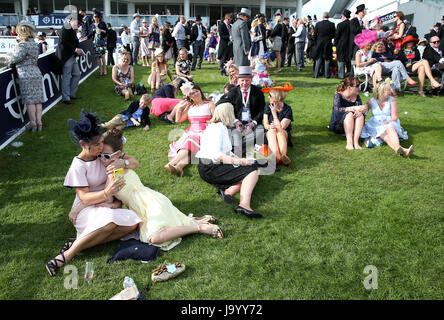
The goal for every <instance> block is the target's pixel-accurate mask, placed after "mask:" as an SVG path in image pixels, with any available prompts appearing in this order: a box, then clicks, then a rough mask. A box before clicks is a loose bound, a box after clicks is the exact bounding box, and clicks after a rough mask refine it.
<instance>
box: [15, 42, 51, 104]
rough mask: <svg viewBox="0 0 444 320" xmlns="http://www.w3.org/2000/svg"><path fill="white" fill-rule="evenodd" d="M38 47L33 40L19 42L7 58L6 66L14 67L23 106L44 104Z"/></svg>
mask: <svg viewBox="0 0 444 320" xmlns="http://www.w3.org/2000/svg"><path fill="white" fill-rule="evenodd" d="M38 58H39V47H38V44H37V43H36V42H35V41H34V39H29V40H28V41H20V43H19V44H17V45H16V46H15V47H14V49H13V50H12V52H11V54H10V55H8V56H7V60H8V65H9V66H11V65H13V64H14V65H15V67H16V69H17V74H18V84H19V86H20V95H21V98H22V102H23V104H36V103H43V102H45V98H44V93H43V76H42V73H41V71H40V69H39V67H38V66H37V60H38Z"/></svg>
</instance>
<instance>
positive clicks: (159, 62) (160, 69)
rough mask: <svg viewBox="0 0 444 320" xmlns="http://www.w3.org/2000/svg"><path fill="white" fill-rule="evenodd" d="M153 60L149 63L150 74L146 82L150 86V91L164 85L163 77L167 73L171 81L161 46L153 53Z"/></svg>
mask: <svg viewBox="0 0 444 320" xmlns="http://www.w3.org/2000/svg"><path fill="white" fill-rule="evenodd" d="M154 57H155V61H153V63H152V65H151V74H150V76H149V77H148V84H149V85H150V86H151V92H155V91H157V90H159V88H160V87H163V86H164V84H165V83H164V80H163V77H164V76H165V75H166V74H168V77H169V78H170V80H171V81H173V76H172V75H171V72H170V69H169V68H168V62H167V61H166V60H165V53H164V52H163V50H162V48H157V49H156V51H155V53H154Z"/></svg>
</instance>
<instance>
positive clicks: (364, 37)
mask: <svg viewBox="0 0 444 320" xmlns="http://www.w3.org/2000/svg"><path fill="white" fill-rule="evenodd" d="M377 40H378V32H377V31H376V30H369V29H364V30H362V32H361V33H358V34H357V35H356V36H355V38H354V42H355V44H356V45H357V46H358V47H359V48H361V47H365V46H367V45H369V44H372V43H374V42H376V41H377Z"/></svg>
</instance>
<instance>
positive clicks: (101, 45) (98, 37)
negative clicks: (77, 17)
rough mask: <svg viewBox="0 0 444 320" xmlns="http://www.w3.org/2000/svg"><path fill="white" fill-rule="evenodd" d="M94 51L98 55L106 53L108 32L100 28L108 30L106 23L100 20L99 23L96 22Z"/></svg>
mask: <svg viewBox="0 0 444 320" xmlns="http://www.w3.org/2000/svg"><path fill="white" fill-rule="evenodd" d="M94 26H95V33H94V52H95V54H96V56H97V57H101V56H103V55H104V54H105V53H106V33H102V32H100V31H99V29H102V30H106V24H105V22H103V21H100V22H99V23H98V24H94Z"/></svg>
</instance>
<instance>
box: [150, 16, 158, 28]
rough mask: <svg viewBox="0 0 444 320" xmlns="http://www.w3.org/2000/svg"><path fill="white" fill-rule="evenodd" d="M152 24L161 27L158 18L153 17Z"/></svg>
mask: <svg viewBox="0 0 444 320" xmlns="http://www.w3.org/2000/svg"><path fill="white" fill-rule="evenodd" d="M151 23H153V24H155V25H156V26H159V22H158V21H157V18H156V17H153V18H152V19H151Z"/></svg>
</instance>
